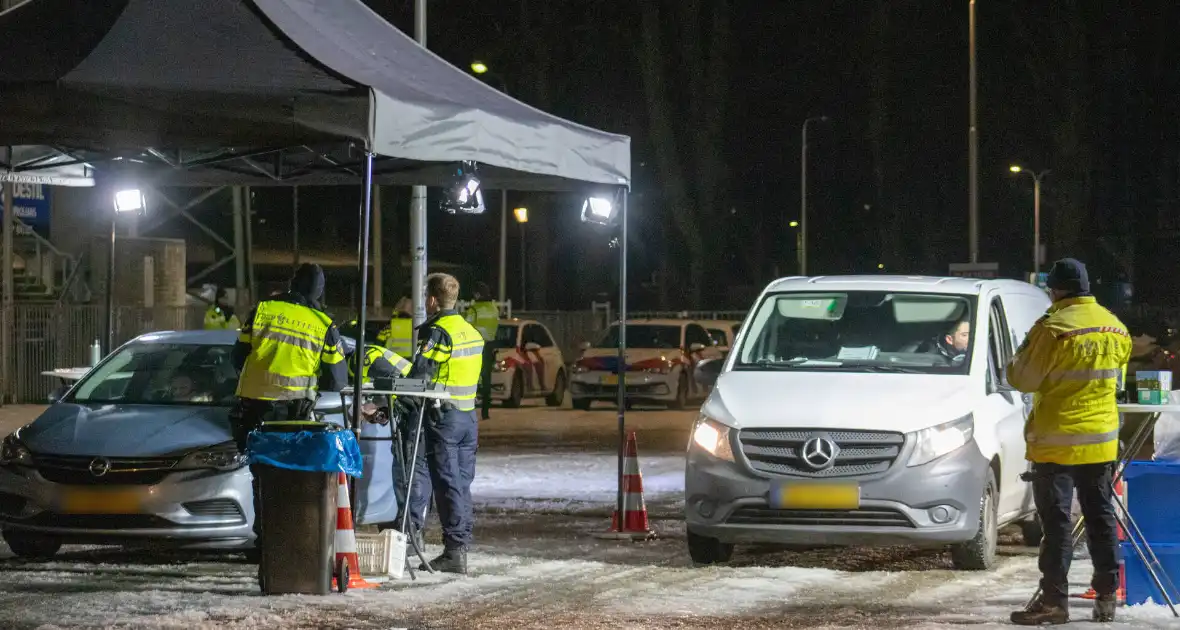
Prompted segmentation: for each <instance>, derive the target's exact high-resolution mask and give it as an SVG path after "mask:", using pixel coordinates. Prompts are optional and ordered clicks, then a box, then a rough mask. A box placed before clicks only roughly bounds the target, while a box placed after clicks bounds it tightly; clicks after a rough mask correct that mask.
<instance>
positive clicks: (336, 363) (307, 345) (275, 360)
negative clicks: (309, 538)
mask: <svg viewBox="0 0 1180 630" xmlns="http://www.w3.org/2000/svg"><path fill="white" fill-rule="evenodd" d="M323 294H324V272H323V270H322V269H320V267H319V265H312V264H305V265H301V266H300V267H299V269H297V270H296V271H295V277H293V278H292V279H291V285H290V290H289V291H287V292H286V293H285V294H283V295H280V296H277V297H272V298H269V299H266V300H263V301H262V302H260V303H259V304H258V306H256V307H254V310H252V311H250V313H249V314H248V315H247V316H246V318H245V320H243V321H242V329H241V332H240V333H239V334H238V342H237V344H235V345H234V350H233V361H234V366H235V367H236V368H237V369H238V371H239V373H240V374H241V376H239V377H238V390H237V396H238V404H237V405H236V406H235V407H234V409H233V411H231V413H230V423H231V427H232V430H233V436H234V442H235V443H236V444H237V447H238V450H239V451H241V452H243V453H245V452H246V438H247V436H249V434H250V431H252V430H254V429H256V428H258V427H259V425H261V424H262V423H263V422H281V421H289V420H308V419H310V418H311V411H312V408H313V407H314V406H315V399H316V396H317V395H318V392H320V391H321V390H322V391H329V392H334V391H340V389H341V388H342V387H344V386H345V385H346V384H347V383H348V367H347V365H346V364H345V362H344V349H343V348H342V347H341V339H340V331H339V330H337V329H336V324H334V323H333V322H332V318H330V317H328V316H327V315H326V314H324V312H323V310H322V309H323V307H322V305H321V304H320V298H321V297H322V296H323ZM252 468H253V467H252ZM258 505H259V503H258V481H257V475H256V476H255V481H254V515H255V518H254V533H255V536H258V535H259V534H260V533H261V527H260V519H259V518H258Z"/></svg>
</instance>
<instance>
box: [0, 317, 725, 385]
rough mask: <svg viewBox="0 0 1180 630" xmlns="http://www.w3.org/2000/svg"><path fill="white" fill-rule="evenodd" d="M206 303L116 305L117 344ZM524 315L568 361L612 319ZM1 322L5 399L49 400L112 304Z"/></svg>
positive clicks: (85, 358) (98, 336)
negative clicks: (59, 372)
mask: <svg viewBox="0 0 1180 630" xmlns="http://www.w3.org/2000/svg"><path fill="white" fill-rule="evenodd" d="M204 314H205V307H203V306H201V307H156V308H143V307H119V308H116V309H115V322H114V324H115V326H114V328H115V345H116V346H118V345H120V344H123V343H125V342H127V341H130V340H131V339H133V338H135V337H137V336H139V335H142V334H145V333H149V332H154V331H160V330H195V329H199V328H201V327H202V325H203V321H204ZM512 315H513V316H514V317H519V318H521V319H532V320H536V321H538V322H540V323H542V324H544V325H545V327H547V328H548V329H549V332H550V333H552V334H553V341H554V342H555V343H556V344H557V345H558V347H560V348H561V351H562V353H563V354H564V356H565V358H566V360H567V361H572V360H574V359H575V358H576V357H577V356H578V354H579V352H580V351H579V348H578V346H579V344H581V343H582V342H584V341H589V342H594V341H596V340H597V339H598V338H599V337H600V336H601V335H602V334H603V331H605V330H606V328H607V326H608V325H609V324H610V323H611V316H610V312H609V310H607V309H598V310H588V311H518V312H514V313H513V314H512ZM630 317H631V318H636V319H638V318H646V317H650V318H673V319H686V318H688V319H734V320H740V319H742V318H744V317H745V313H744V312H742V311H680V312H642V313H633V314H631V315H630ZM0 325H2V327H3V330H4V333H5V334H7V335H8V347H9V348H10V349H11V350H10V353H9V357H7V360H8V361H9V363H8V366H9V372H8V373H9V374H10V378H9V379H8V382H6V383H0V387H2V388H3V392H2V393H3V394H4V400H6V401H13V402H19V403H40V402H44V401H45V399H46V396H47V395H48V394H49V392H51V391H52V390H53V389H54V388H55V387H57V382H56V379H53V378H52V377H49V376H46V375H44V374H43V372H47V371H50V370H53V369H55V368H68V367H80V366H85V365H87V364H88V362H89V352H90V345H91V344H92V343H94V341H95V340H98V341H99V342H100V343H101V344H102V345H103V346H104V347H105V345H106V344H105V339H104V337H105V335H106V309H105V308H104V307H103V306H98V305H77V304H17V305H15V306H13V307H12V309H11V311H10V312H8V313H0Z"/></svg>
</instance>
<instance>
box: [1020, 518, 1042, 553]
mask: <svg viewBox="0 0 1180 630" xmlns="http://www.w3.org/2000/svg"><path fill="white" fill-rule="evenodd" d="M1020 537H1021V539H1022V540H1021V542H1023V543H1024V546H1025V547H1040V546H1041V539H1042V538H1044V537H1045V530H1044V529H1042V528H1041V518H1040V517H1039V516H1038V517H1036V518H1034V519H1033V520H1031V521H1025V522H1023V523H1021V524H1020Z"/></svg>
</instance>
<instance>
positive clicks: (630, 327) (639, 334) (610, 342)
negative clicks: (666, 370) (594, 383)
mask: <svg viewBox="0 0 1180 630" xmlns="http://www.w3.org/2000/svg"><path fill="white" fill-rule="evenodd" d="M594 347H596V348H617V347H619V326H618V324H615V325H614V326H611V327H610V328H609V329H608V330H607V331H606V334H605V335H603V336H602V339H599V340H598V343H597V344H595V346H594ZM627 347H628V348H644V349H658V350H672V349H675V348H679V347H680V326H660V325H656V324H627Z"/></svg>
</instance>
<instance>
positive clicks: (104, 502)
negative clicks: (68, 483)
mask: <svg viewBox="0 0 1180 630" xmlns="http://www.w3.org/2000/svg"><path fill="white" fill-rule="evenodd" d="M140 507H141V505H140V501H139V493H138V492H136V491H125V490H106V491H103V490H67V491H65V493H64V494H63V495H62V503H61V511H62V512H64V513H66V514H136V513H138V512H139V510H140Z"/></svg>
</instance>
